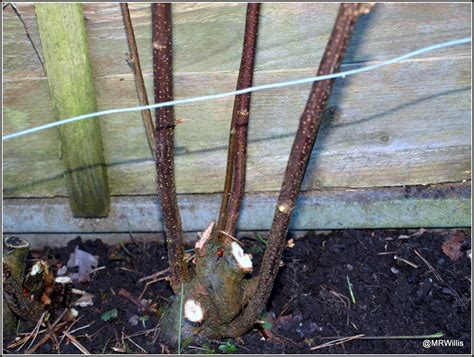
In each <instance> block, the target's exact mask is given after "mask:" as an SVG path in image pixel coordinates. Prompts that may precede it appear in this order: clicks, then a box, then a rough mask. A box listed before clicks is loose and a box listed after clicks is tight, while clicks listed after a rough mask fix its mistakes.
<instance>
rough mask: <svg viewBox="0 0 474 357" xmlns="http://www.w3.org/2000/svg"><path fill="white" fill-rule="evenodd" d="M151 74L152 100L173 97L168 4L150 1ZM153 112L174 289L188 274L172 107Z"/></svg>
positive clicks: (170, 29) (157, 166) (161, 197)
mask: <svg viewBox="0 0 474 357" xmlns="http://www.w3.org/2000/svg"><path fill="white" fill-rule="evenodd" d="M151 10H152V26H153V28H152V29H153V74H154V90H155V102H156V103H161V102H166V101H171V100H173V56H172V53H173V51H172V25H171V4H163V3H158V4H156V3H155V4H152V5H151ZM155 116H156V125H155V128H156V133H155V153H156V172H157V177H158V195H159V199H160V205H161V210H162V214H163V223H164V227H165V233H166V242H167V246H168V259H169V262H170V271H171V272H170V281H171V286H172V288H173V290H174V292H175V293H177V292H178V291H179V288H180V285H181V282H182V281H184V280H186V279H187V277H188V267H187V264H186V261H185V259H184V238H183V229H182V225H181V217H180V214H179V208H178V201H177V197H176V183H175V173H174V127H175V118H174V110H173V107H164V108H158V109H156V112H155Z"/></svg>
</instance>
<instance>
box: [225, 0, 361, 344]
mask: <svg viewBox="0 0 474 357" xmlns="http://www.w3.org/2000/svg"><path fill="white" fill-rule="evenodd" d="M366 12H367V8H366V6H364V5H362V4H357V3H344V4H341V5H340V9H339V13H338V15H337V19H336V23H335V25H334V28H333V31H332V33H331V38H330V39H329V42H328V44H327V46H326V49H325V51H324V54H323V57H322V59H321V63H320V66H319V70H318V75H325V74H331V73H334V72H336V71H338V69H339V66H340V64H341V61H342V57H343V56H344V53H345V50H346V48H347V45H348V42H349V38H350V36H351V34H352V30H353V27H354V24H355V22H356V20H357V18H358V16H359V15H360V14H361V13H366ZM332 83H333V80H326V81H319V82H315V83H314V84H313V87H312V90H311V93H310V96H309V98H308V102H307V104H306V107H305V109H304V111H303V114H302V115H301V118H300V123H299V127H298V131H297V133H296V137H295V140H294V142H293V147H292V149H291V153H290V156H289V159H288V164H287V168H286V172H285V176H284V179H283V184H282V187H281V190H280V195H279V197H278V202H277V207H276V210H275V216H274V219H273V224H272V228H271V231H270V236H269V239H268V244H267V249H266V251H265V255H264V257H263V261H262V265H261V266H262V267H261V270H260V275H259V280H258V286H257V289H256V291H255V294H254V295H253V296H252V298H251V300H250V302H249V304H248V305H247V308H246V309H245V311H244V312H243V313H242V314H241V315H240V316H239V317H238V318H237V319H235V320H234V321H233V322H232V323H231V324H229V325H227V326H224V327H223V329H222V330H221V331H219V332H217V331H216V335H217V336H239V335H241V334H243V333H245V332H246V331H247V330H248V329H249V328H250V327H251V326H252V325H253V323H254V322H255V321H256V320H257V319H258V316H259V314H260V313H261V311H262V309H263V308H264V306H265V304H266V302H267V300H268V297H269V296H270V293H271V290H272V286H273V282H274V280H275V277H276V274H277V272H278V268H279V267H278V263H279V261H280V258H281V254H282V252H283V249H284V248H285V238H286V235H287V233H288V225H289V223H290V218H291V214H292V212H293V210H294V208H295V203H296V199H297V197H298V194H299V191H300V188H301V183H302V182H303V177H304V173H305V171H306V166H307V164H308V161H309V158H310V155H311V150H312V148H313V145H314V142H315V140H316V136H317V134H318V130H319V126H320V123H321V117H322V113H323V110H324V106H325V105H326V102H327V100H328V97H329V95H330V93H331V89H332Z"/></svg>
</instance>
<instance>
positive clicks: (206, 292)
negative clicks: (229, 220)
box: [161, 224, 256, 344]
mask: <svg viewBox="0 0 474 357" xmlns="http://www.w3.org/2000/svg"><path fill="white" fill-rule="evenodd" d="M235 244H238V243H237V242H234V241H233V240H225V241H222V240H221V239H219V238H218V234H217V230H216V229H215V228H214V224H211V225H210V226H209V228H208V229H207V230H206V231H205V232H204V233H203V236H202V238H201V239H200V240H199V241H198V242H197V243H196V246H195V249H194V251H195V260H194V264H195V275H194V276H193V278H192V279H191V280H190V281H189V282H187V283H185V284H184V294H183V295H179V296H175V298H174V301H173V303H172V305H171V307H170V309H169V310H168V311H167V312H166V315H165V317H164V318H163V322H162V324H161V325H162V326H166V328H164V329H162V332H161V337H162V338H164V339H165V340H166V341H168V343H170V344H176V343H177V341H178V334H177V333H176V332H177V331H178V327H179V322H180V319H179V316H180V306H181V305H183V306H186V304H187V303H188V302H189V301H192V302H193V305H198V306H199V307H200V309H201V310H202V319H200V320H199V321H190V320H192V319H189V318H187V317H186V314H185V312H184V311H183V313H182V315H183V318H182V325H181V328H182V335H181V339H187V338H190V337H191V338H193V339H199V338H200V337H208V336H212V335H213V333H214V331H216V330H220V329H221V328H222V327H223V326H225V325H227V324H229V323H230V322H231V321H232V320H233V319H235V317H236V316H238V315H239V314H240V313H241V312H242V310H243V309H244V307H245V305H246V304H247V302H248V301H249V299H250V297H251V296H252V295H253V294H254V293H255V288H256V279H247V278H246V274H247V273H248V272H250V269H248V268H247V269H243V268H242V266H241V264H239V259H238V256H236V254H235V249H233V245H235ZM181 299H182V301H181Z"/></svg>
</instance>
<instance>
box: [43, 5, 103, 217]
mask: <svg viewBox="0 0 474 357" xmlns="http://www.w3.org/2000/svg"><path fill="white" fill-rule="evenodd" d="M35 9H36V17H37V21H38V27H39V32H40V37H41V44H42V47H43V56H44V62H45V68H46V74H47V76H48V84H49V92H50V95H51V101H52V104H53V109H54V112H55V115H56V118H57V119H64V118H68V117H72V116H76V115H81V114H86V113H91V112H95V111H97V103H96V95H95V89H94V83H93V80H92V69H91V65H90V62H89V54H88V45H87V38H86V31H85V25H84V15H83V12H82V5H81V4H72V3H71V4H66V3H62V4H59V3H58V4H54V3H49V4H45V3H37V4H35ZM59 139H60V142H61V154H60V155H61V158H62V160H63V164H64V176H65V178H66V185H67V190H68V195H69V202H70V204H71V209H72V213H73V216H74V217H106V216H107V215H108V213H109V209H110V195H109V187H108V182H107V171H106V168H105V160H104V155H103V147H102V138H101V133H100V124H99V120H98V119H89V120H85V121H81V122H77V123H72V124H67V125H63V126H60V127H59Z"/></svg>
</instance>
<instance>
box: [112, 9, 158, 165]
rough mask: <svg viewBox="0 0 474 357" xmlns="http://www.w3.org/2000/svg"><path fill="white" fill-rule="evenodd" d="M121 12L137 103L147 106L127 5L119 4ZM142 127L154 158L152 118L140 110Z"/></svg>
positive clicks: (147, 111)
mask: <svg viewBox="0 0 474 357" xmlns="http://www.w3.org/2000/svg"><path fill="white" fill-rule="evenodd" d="M120 9H121V10H122V18H123V24H124V27H125V33H126V34H127V42H128V51H129V52H130V53H129V62H130V65H131V67H132V69H133V76H134V78H135V87H136V88H137V94H138V101H139V103H140V105H148V104H149V103H148V95H147V93H146V88H145V82H144V81H143V74H142V68H141V65H140V57H139V56H138V47H137V42H136V40H135V33H134V31H133V26H132V19H131V18H130V10H129V9H128V4H127V3H120ZM142 119H143V125H144V126H145V132H146V136H147V139H148V146H149V147H150V150H151V154H152V156H153V158H155V128H154V127H153V118H152V116H151V111H150V109H147V110H142Z"/></svg>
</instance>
